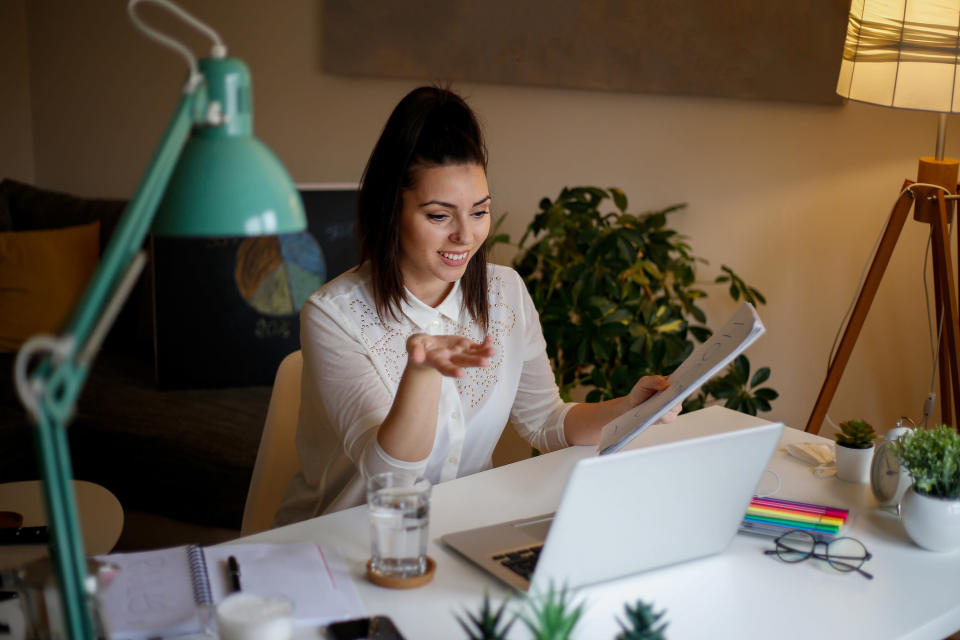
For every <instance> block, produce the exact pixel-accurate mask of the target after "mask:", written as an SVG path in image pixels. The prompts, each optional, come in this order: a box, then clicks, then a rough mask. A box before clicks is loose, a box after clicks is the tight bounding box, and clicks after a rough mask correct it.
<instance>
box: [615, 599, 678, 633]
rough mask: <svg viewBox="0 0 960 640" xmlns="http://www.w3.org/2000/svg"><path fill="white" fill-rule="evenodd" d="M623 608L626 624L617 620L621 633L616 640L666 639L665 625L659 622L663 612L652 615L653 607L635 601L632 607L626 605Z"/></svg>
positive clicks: (640, 601) (641, 601)
mask: <svg viewBox="0 0 960 640" xmlns="http://www.w3.org/2000/svg"><path fill="white" fill-rule="evenodd" d="M623 608H624V609H625V610H626V614H627V620H626V622H624V621H622V620H619V619H618V620H617V623H618V624H619V625H620V628H621V629H623V631H621V632H620V633H619V634H618V635H617V637H616V640H664V639H665V638H666V635H665V634H664V630H665V629H666V628H667V623H666V622H660V618H662V617H663V614H664V612H663V611H660V612H659V613H654V612H653V606H652V605H648V604H647V603H645V602H644V601H643V600H637V601H636V603H634V604H633V605H632V606H631V605H629V604H626V605H624V607H623ZM658 623H659V624H658Z"/></svg>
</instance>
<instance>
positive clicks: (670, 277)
mask: <svg viewBox="0 0 960 640" xmlns="http://www.w3.org/2000/svg"><path fill="white" fill-rule="evenodd" d="M611 201H612V202H611ZM611 204H612V207H609V209H613V210H609V209H606V208H607V207H608V206H609V205H611ZM683 206H684V205H674V206H671V207H668V208H666V209H663V210H659V211H652V212H648V213H644V214H633V213H628V212H627V196H626V195H625V194H624V193H623V191H621V190H620V189H617V188H615V187H611V188H609V189H600V188H598V187H573V188H564V189H563V190H561V191H560V194H559V195H558V196H557V198H556V199H555V200H551V199H550V198H543V199H542V200H541V201H540V210H539V212H538V213H537V214H536V215H535V216H534V218H533V221H532V222H531V223H530V225H529V226H528V227H527V229H526V231H525V232H524V234H523V237H522V238H521V239H520V242H519V243H518V245H517V246H518V248H519V249H520V253H519V254H518V255H517V258H516V259H515V260H514V263H513V264H514V267H515V268H516V269H517V272H518V273H519V274H520V275H521V276H522V277H523V279H524V281H525V282H526V284H527V288H528V289H529V290H530V296H531V297H532V299H533V303H534V305H535V306H536V308H537V311H538V312H539V314H540V322H541V325H542V326H543V335H544V338H545V339H546V342H547V355H548V356H549V357H550V360H551V362H552V364H553V366H554V372H555V373H556V376H557V384H558V386H559V387H560V395H561V396H562V397H564V399H567V400H569V399H571V397H570V393H571V391H573V390H574V389H575V388H578V387H584V388H587V389H589V392H588V393H587V396H586V399H587V401H588V402H590V401H595V400H606V399H609V398H615V397H619V396H623V395H625V394H626V393H628V392H629V391H630V388H631V387H632V386H633V384H634V383H635V382H636V380H637V379H638V378H640V377H641V376H644V375H649V374H669V373H671V372H672V371H673V370H674V369H676V367H677V366H678V365H679V364H680V363H681V362H683V360H684V359H685V358H686V357H687V356H688V355H689V354H690V352H691V351H693V348H694V340H696V341H697V342H704V341H705V340H707V338H709V337H710V334H711V331H710V329H709V328H708V327H707V326H706V322H707V317H706V314H705V313H704V311H703V310H702V309H701V308H700V306H699V303H700V301H701V300H702V299H704V298H705V297H706V296H707V292H706V291H705V290H704V289H703V288H702V286H701V285H702V281H700V280H698V279H697V272H696V267H697V265H698V264H705V263H706V261H705V260H703V259H701V258H698V257H696V256H694V255H693V254H692V253H691V250H690V245H689V244H688V243H687V238H685V237H684V236H682V235H680V234H679V233H677V232H676V231H675V230H673V229H671V228H670V227H669V226H668V224H667V216H668V215H669V214H671V213H672V212H674V211H677V210H679V209H682V208H683ZM605 209H606V210H605ZM502 220H503V218H501V219H500V220H498V222H497V226H499V224H500V223H501V222H502ZM527 241H530V244H529V246H526V243H527ZM502 242H503V243H509V237H508V236H507V235H506V234H503V233H499V234H498V233H497V230H496V228H495V229H494V231H493V233H491V240H490V246H493V245H495V244H497V243H502ZM714 282H715V283H718V284H720V285H722V286H723V287H724V288H725V289H726V290H727V291H728V292H729V294H730V296H731V297H732V298H733V300H735V301H739V300H741V299H742V300H746V301H747V302H750V303H751V304H753V305H754V306H757V305H761V304H764V303H765V302H766V300H765V299H764V297H763V295H762V294H761V293H760V292H759V291H757V290H756V289H755V288H753V287H751V286H749V285H748V284H747V283H745V282H744V281H743V279H741V278H740V277H739V276H738V275H737V274H736V273H734V272H733V271H732V270H731V269H730V268H729V267H727V266H723V267H722V272H721V274H720V275H718V276H717V277H716V278H715V279H714ZM749 373H750V363H749V361H748V360H747V359H746V357H744V356H741V357H739V358H738V359H737V362H735V363H734V365H731V367H730V369H729V370H728V371H727V375H725V376H723V377H722V378H718V379H717V382H716V383H714V384H712V385H711V384H708V385H704V387H703V393H701V395H699V396H697V397H696V398H690V399H689V400H688V402H687V403H686V404H685V405H684V406H685V408H686V409H688V410H692V409H698V408H700V407H702V406H704V404H705V402H706V401H707V400H708V399H709V397H712V398H715V399H719V400H723V401H725V403H726V406H727V407H729V408H732V409H737V410H739V411H742V412H744V413H750V414H754V415H756V413H757V411H769V410H770V403H771V402H772V401H773V400H774V399H776V398H777V396H778V394H777V392H776V391H774V390H773V389H771V388H769V387H762V386H760V385H761V384H762V383H763V382H765V381H766V380H767V378H768V377H769V375H770V370H769V368H766V367H762V368H760V369H758V370H757V371H756V372H755V373H754V375H753V376H752V377H750V375H749Z"/></svg>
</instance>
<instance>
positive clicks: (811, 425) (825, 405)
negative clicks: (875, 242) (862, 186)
mask: <svg viewBox="0 0 960 640" xmlns="http://www.w3.org/2000/svg"><path fill="white" fill-rule="evenodd" d="M910 184H912V183H911V182H910V181H909V180H908V181H906V182H904V184H903V189H906V188H907V187H908V186H910ZM912 205H913V197H912V196H911V194H910V192H908V191H904V192H903V193H901V194H900V197H899V198H898V199H897V203H896V204H895V205H894V207H893V211H891V212H890V219H889V220H887V228H886V229H884V231H883V237H882V238H881V239H880V246H878V247H877V254H876V255H875V256H874V257H873V262H872V263H871V264H870V270H869V271H868V272H867V278H866V280H865V281H864V283H863V288H862V289H861V290H860V295H859V296H858V297H857V302H856V304H855V305H854V307H853V313H852V314H851V316H850V320H849V321H848V322H847V327H846V329H844V332H843V338H841V340H840V346H839V347H838V348H837V353H836V355H835V356H834V357H833V360H832V361H831V362H830V367H829V369H827V378H826V380H824V382H823V386H822V387H821V388H820V394H819V395H818V396H817V402H816V404H814V405H813V412H812V413H811V414H810V420H809V421H808V422H807V428H806V429H805V431H808V432H810V433H819V432H820V426H821V425H822V424H823V420H824V418H826V417H827V410H828V409H829V408H830V402H831V401H832V400H833V395H834V394H835V393H836V392H837V387H838V386H839V384H840V378H841V377H842V376H843V370H844V369H845V368H846V366H847V361H848V360H849V359H850V354H851V353H852V352H853V347H854V346H855V345H856V344H857V338H858V337H859V336H860V329H862V328H863V323H864V321H865V320H866V319H867V312H868V311H870V305H871V304H872V303H873V298H874V296H876V294H877V289H879V288H880V281H881V280H883V272H884V271H886V269H887V265H888V264H889V263H890V257H891V256H892V255H893V250H894V248H895V247H896V246H897V239H898V238H899V237H900V232H901V231H902V230H903V224H904V222H906V220H907V214H908V213H910V208H911V206H912Z"/></svg>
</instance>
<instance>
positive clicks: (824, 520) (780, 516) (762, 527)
mask: <svg viewBox="0 0 960 640" xmlns="http://www.w3.org/2000/svg"><path fill="white" fill-rule="evenodd" d="M849 515H850V511H849V509H841V508H838V507H826V506H823V505H819V504H808V503H806V502H794V501H792V500H781V499H778V498H757V497H754V498H753V500H751V501H750V506H749V507H747V513H746V515H744V517H743V522H742V523H741V524H740V530H741V531H747V532H750V533H762V534H765V535H771V536H779V535H780V534H782V533H784V532H786V531H790V530H791V529H802V530H803V531H809V532H810V533H812V534H814V536H816V537H818V538H820V537H823V538H832V537H833V536H836V535H838V534H839V533H840V531H841V529H843V527H844V525H846V524H847V518H848V516H849Z"/></svg>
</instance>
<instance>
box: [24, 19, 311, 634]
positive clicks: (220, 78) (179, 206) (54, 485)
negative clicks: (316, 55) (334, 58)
mask: <svg viewBox="0 0 960 640" xmlns="http://www.w3.org/2000/svg"><path fill="white" fill-rule="evenodd" d="M141 2H153V3H154V4H157V5H159V6H161V7H163V8H164V9H166V10H168V11H170V12H171V13H173V14H174V15H175V16H177V17H178V18H179V19H181V20H183V21H184V22H185V23H187V24H188V25H190V26H192V27H194V28H196V29H198V30H199V31H201V32H202V33H204V34H205V35H206V36H208V37H209V38H210V39H211V40H212V41H213V42H214V44H213V47H212V52H211V56H210V57H209V58H206V59H203V60H201V61H200V62H199V64H198V63H197V61H196V59H195V58H194V56H193V55H192V53H191V52H190V51H189V49H187V48H186V47H185V46H183V45H182V44H181V43H179V42H177V41H175V40H173V39H172V38H169V37H167V36H166V35H163V34H161V33H159V32H157V31H155V30H154V29H152V28H151V27H149V26H147V25H146V24H145V23H144V22H143V21H142V20H141V19H140V17H139V16H138V15H137V13H136V8H137V5H138V4H140V3H141ZM127 9H128V12H129V14H130V18H131V20H132V21H133V23H134V24H135V25H136V26H137V28H139V29H140V30H141V31H143V32H144V33H145V34H146V35H147V36H148V37H150V38H151V39H153V40H156V41H157V42H159V43H161V44H162V45H164V46H167V47H169V48H171V49H173V50H174V51H176V52H178V53H179V54H181V55H182V56H183V57H184V58H185V59H186V61H187V64H188V65H189V69H190V71H189V76H188V79H187V83H186V86H185V87H184V90H183V95H182V97H181V99H180V101H179V104H178V105H177V108H176V111H175V112H174V114H173V119H172V120H171V121H170V123H169V125H168V126H167V128H166V130H165V132H164V134H163V138H162V140H161V142H160V145H159V147H158V148H157V149H156V151H155V152H154V155H153V158H152V160H151V162H150V165H149V167H148V169H147V172H146V174H145V175H144V176H143V178H142V180H141V182H140V184H139V186H138V187H137V190H136V193H135V195H134V196H133V198H132V200H131V201H130V203H129V204H128V205H127V207H126V209H125V210H124V213H123V215H122V217H121V219H120V221H119V222H118V224H117V227H116V231H114V233H113V236H112V237H111V238H110V242H109V243H108V245H107V247H106V248H105V250H104V252H103V257H102V258H101V260H100V263H99V265H98V267H97V269H96V271H95V272H94V274H93V277H92V278H91V280H90V282H89V284H88V285H87V288H86V290H85V292H84V293H83V295H82V296H81V298H80V301H79V302H78V304H77V306H76V308H75V309H74V311H73V314H72V315H71V317H70V319H69V321H68V323H67V326H66V329H65V330H64V332H63V333H62V334H61V335H59V336H35V337H33V338H30V339H29V340H27V341H26V342H25V343H24V345H23V347H22V348H21V350H20V352H19V353H18V354H17V360H16V363H15V367H14V375H15V382H16V386H17V392H18V395H19V396H20V399H21V402H22V403H23V405H24V407H25V408H26V410H27V413H28V414H29V416H30V418H31V421H32V422H33V423H34V425H35V427H36V428H35V429H34V443H35V444H34V446H35V449H36V454H37V457H38V462H39V465H40V471H41V474H42V477H43V485H44V494H45V501H46V508H47V517H48V521H49V526H50V552H51V556H52V559H53V566H54V569H55V571H56V574H57V578H58V582H59V585H58V586H59V589H60V604H61V606H62V609H63V610H62V616H63V625H64V634H65V635H66V637H68V638H71V639H72V640H80V639H83V640H88V639H89V640H92V639H93V638H94V631H93V623H92V619H91V615H90V611H89V608H88V606H87V599H86V591H85V589H84V585H85V582H86V569H85V559H84V552H83V541H82V537H81V531H80V527H79V524H78V519H77V512H76V505H75V498H74V493H73V482H72V475H73V474H72V469H71V465H70V452H69V446H68V442H67V436H66V427H67V424H68V423H69V421H70V420H71V419H72V417H73V412H74V408H75V405H76V401H77V398H78V396H79V395H80V392H81V390H82V388H83V384H84V382H85V380H86V377H87V374H88V372H89V370H90V367H91V364H92V361H93V358H94V357H95V356H96V353H97V351H98V350H99V347H100V344H101V342H102V341H103V337H104V335H105V334H106V332H107V330H108V329H109V328H110V326H111V325H112V324H113V321H114V319H115V318H116V315H117V312H118V311H119V309H120V306H121V305H122V303H123V301H124V300H125V299H126V298H127V296H128V295H129V292H130V289H131V288H132V286H133V284H134V282H135V281H136V279H137V276H138V275H139V273H140V271H141V270H142V269H143V266H144V264H145V262H146V256H145V253H144V251H143V250H142V249H141V247H142V245H143V243H144V239H145V238H146V236H147V233H148V232H149V231H150V230H151V228H152V230H153V232H154V233H155V234H158V235H183V236H251V235H264V234H280V233H290V232H294V231H301V230H303V229H305V228H306V217H305V215H304V213H303V205H302V204H301V202H300V197H299V195H298V193H297V191H296V189H295V187H294V185H293V182H292V180H291V179H290V177H289V175H288V174H287V172H286V171H285V170H284V168H283V166H282V165H281V164H280V162H279V160H277V158H276V157H275V156H274V155H273V154H272V153H271V152H270V151H269V150H268V149H267V148H266V147H265V146H264V145H263V144H262V143H261V142H259V141H258V140H256V139H255V138H254V137H253V135H252V131H253V119H252V106H253V103H252V99H251V93H250V74H249V71H248V70H247V67H246V65H245V64H244V63H243V62H241V61H240V60H237V59H235V58H228V57H226V47H225V46H224V45H223V43H222V41H221V40H220V37H219V36H218V35H217V33H216V32H214V31H213V29H211V28H210V27H208V26H207V25H205V24H203V23H201V22H199V21H198V20H197V19H196V18H194V17H193V16H191V15H190V14H188V13H187V12H185V11H183V10H182V9H181V8H179V7H177V6H176V5H174V4H172V3H171V2H169V1H168V0H130V2H129V5H128V7H127ZM31 363H33V364H35V365H36V366H34V367H33V368H32V370H30V369H29V368H30V365H31Z"/></svg>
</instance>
